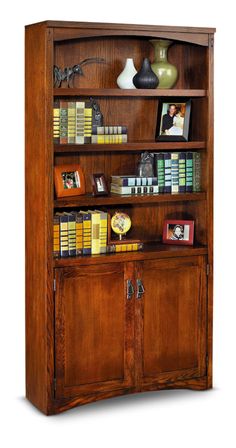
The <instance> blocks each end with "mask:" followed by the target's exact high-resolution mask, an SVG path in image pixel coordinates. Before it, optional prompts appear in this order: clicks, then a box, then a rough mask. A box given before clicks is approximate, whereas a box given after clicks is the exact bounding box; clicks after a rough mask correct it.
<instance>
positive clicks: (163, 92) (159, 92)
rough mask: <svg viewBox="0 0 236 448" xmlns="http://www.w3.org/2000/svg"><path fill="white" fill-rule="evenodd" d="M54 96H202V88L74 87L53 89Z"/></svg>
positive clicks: (204, 94) (203, 93)
mask: <svg viewBox="0 0 236 448" xmlns="http://www.w3.org/2000/svg"><path fill="white" fill-rule="evenodd" d="M53 93H54V96H63V97H68V96H87V97H89V96H97V97H103V96H105V97H109V96H110V97H115V96H118V97H133V96H134V97H139V96H140V97H157V98H158V97H166V96H168V97H176V96H178V97H204V96H206V95H207V91H206V90H204V89H86V88H84V89H74V88H71V89H70V88H66V89H64V88H58V89H54V90H53Z"/></svg>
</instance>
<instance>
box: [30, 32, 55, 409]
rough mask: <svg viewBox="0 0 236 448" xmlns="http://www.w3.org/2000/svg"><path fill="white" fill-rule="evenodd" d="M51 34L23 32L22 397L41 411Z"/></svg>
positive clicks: (49, 371)
mask: <svg viewBox="0 0 236 448" xmlns="http://www.w3.org/2000/svg"><path fill="white" fill-rule="evenodd" d="M52 56H53V52H52V32H51V30H50V29H47V30H46V28H45V27H44V25H33V26H30V27H27V28H26V35H25V126H26V132H25V203H26V214H25V220H26V396H27V398H28V399H29V400H30V401H31V402H32V403H33V404H34V405H35V406H37V407H38V408H39V409H40V410H42V411H43V412H44V413H48V412H49V410H48V406H49V403H50V399H51V398H50V397H51V394H52V383H53V312H54V310H53V291H52V289H53V288H52V284H53V278H52V272H53V270H52V216H53V177H52V167H53V158H52V157H53V155H52V154H53V151H52V61H53V59H52Z"/></svg>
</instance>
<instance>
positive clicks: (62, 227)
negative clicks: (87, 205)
mask: <svg viewBox="0 0 236 448" xmlns="http://www.w3.org/2000/svg"><path fill="white" fill-rule="evenodd" d="M107 220H108V215H107V213H106V212H103V211H101V210H88V211H79V212H76V211H72V212H69V213H67V212H62V213H59V212H58V213H55V215H54V222H53V255H54V257H71V256H72V257H73V256H76V255H91V254H102V253H106V252H107Z"/></svg>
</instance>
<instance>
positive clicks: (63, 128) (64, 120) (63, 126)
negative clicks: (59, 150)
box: [60, 100, 68, 145]
mask: <svg viewBox="0 0 236 448" xmlns="http://www.w3.org/2000/svg"><path fill="white" fill-rule="evenodd" d="M67 143H68V102H67V101H63V100H60V144H62V145H66V144H67Z"/></svg>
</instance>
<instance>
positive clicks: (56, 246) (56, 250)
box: [53, 214, 60, 257]
mask: <svg viewBox="0 0 236 448" xmlns="http://www.w3.org/2000/svg"><path fill="white" fill-rule="evenodd" d="M59 255H60V218H59V216H58V215H57V214H55V215H54V217H53V256H54V257H59Z"/></svg>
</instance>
